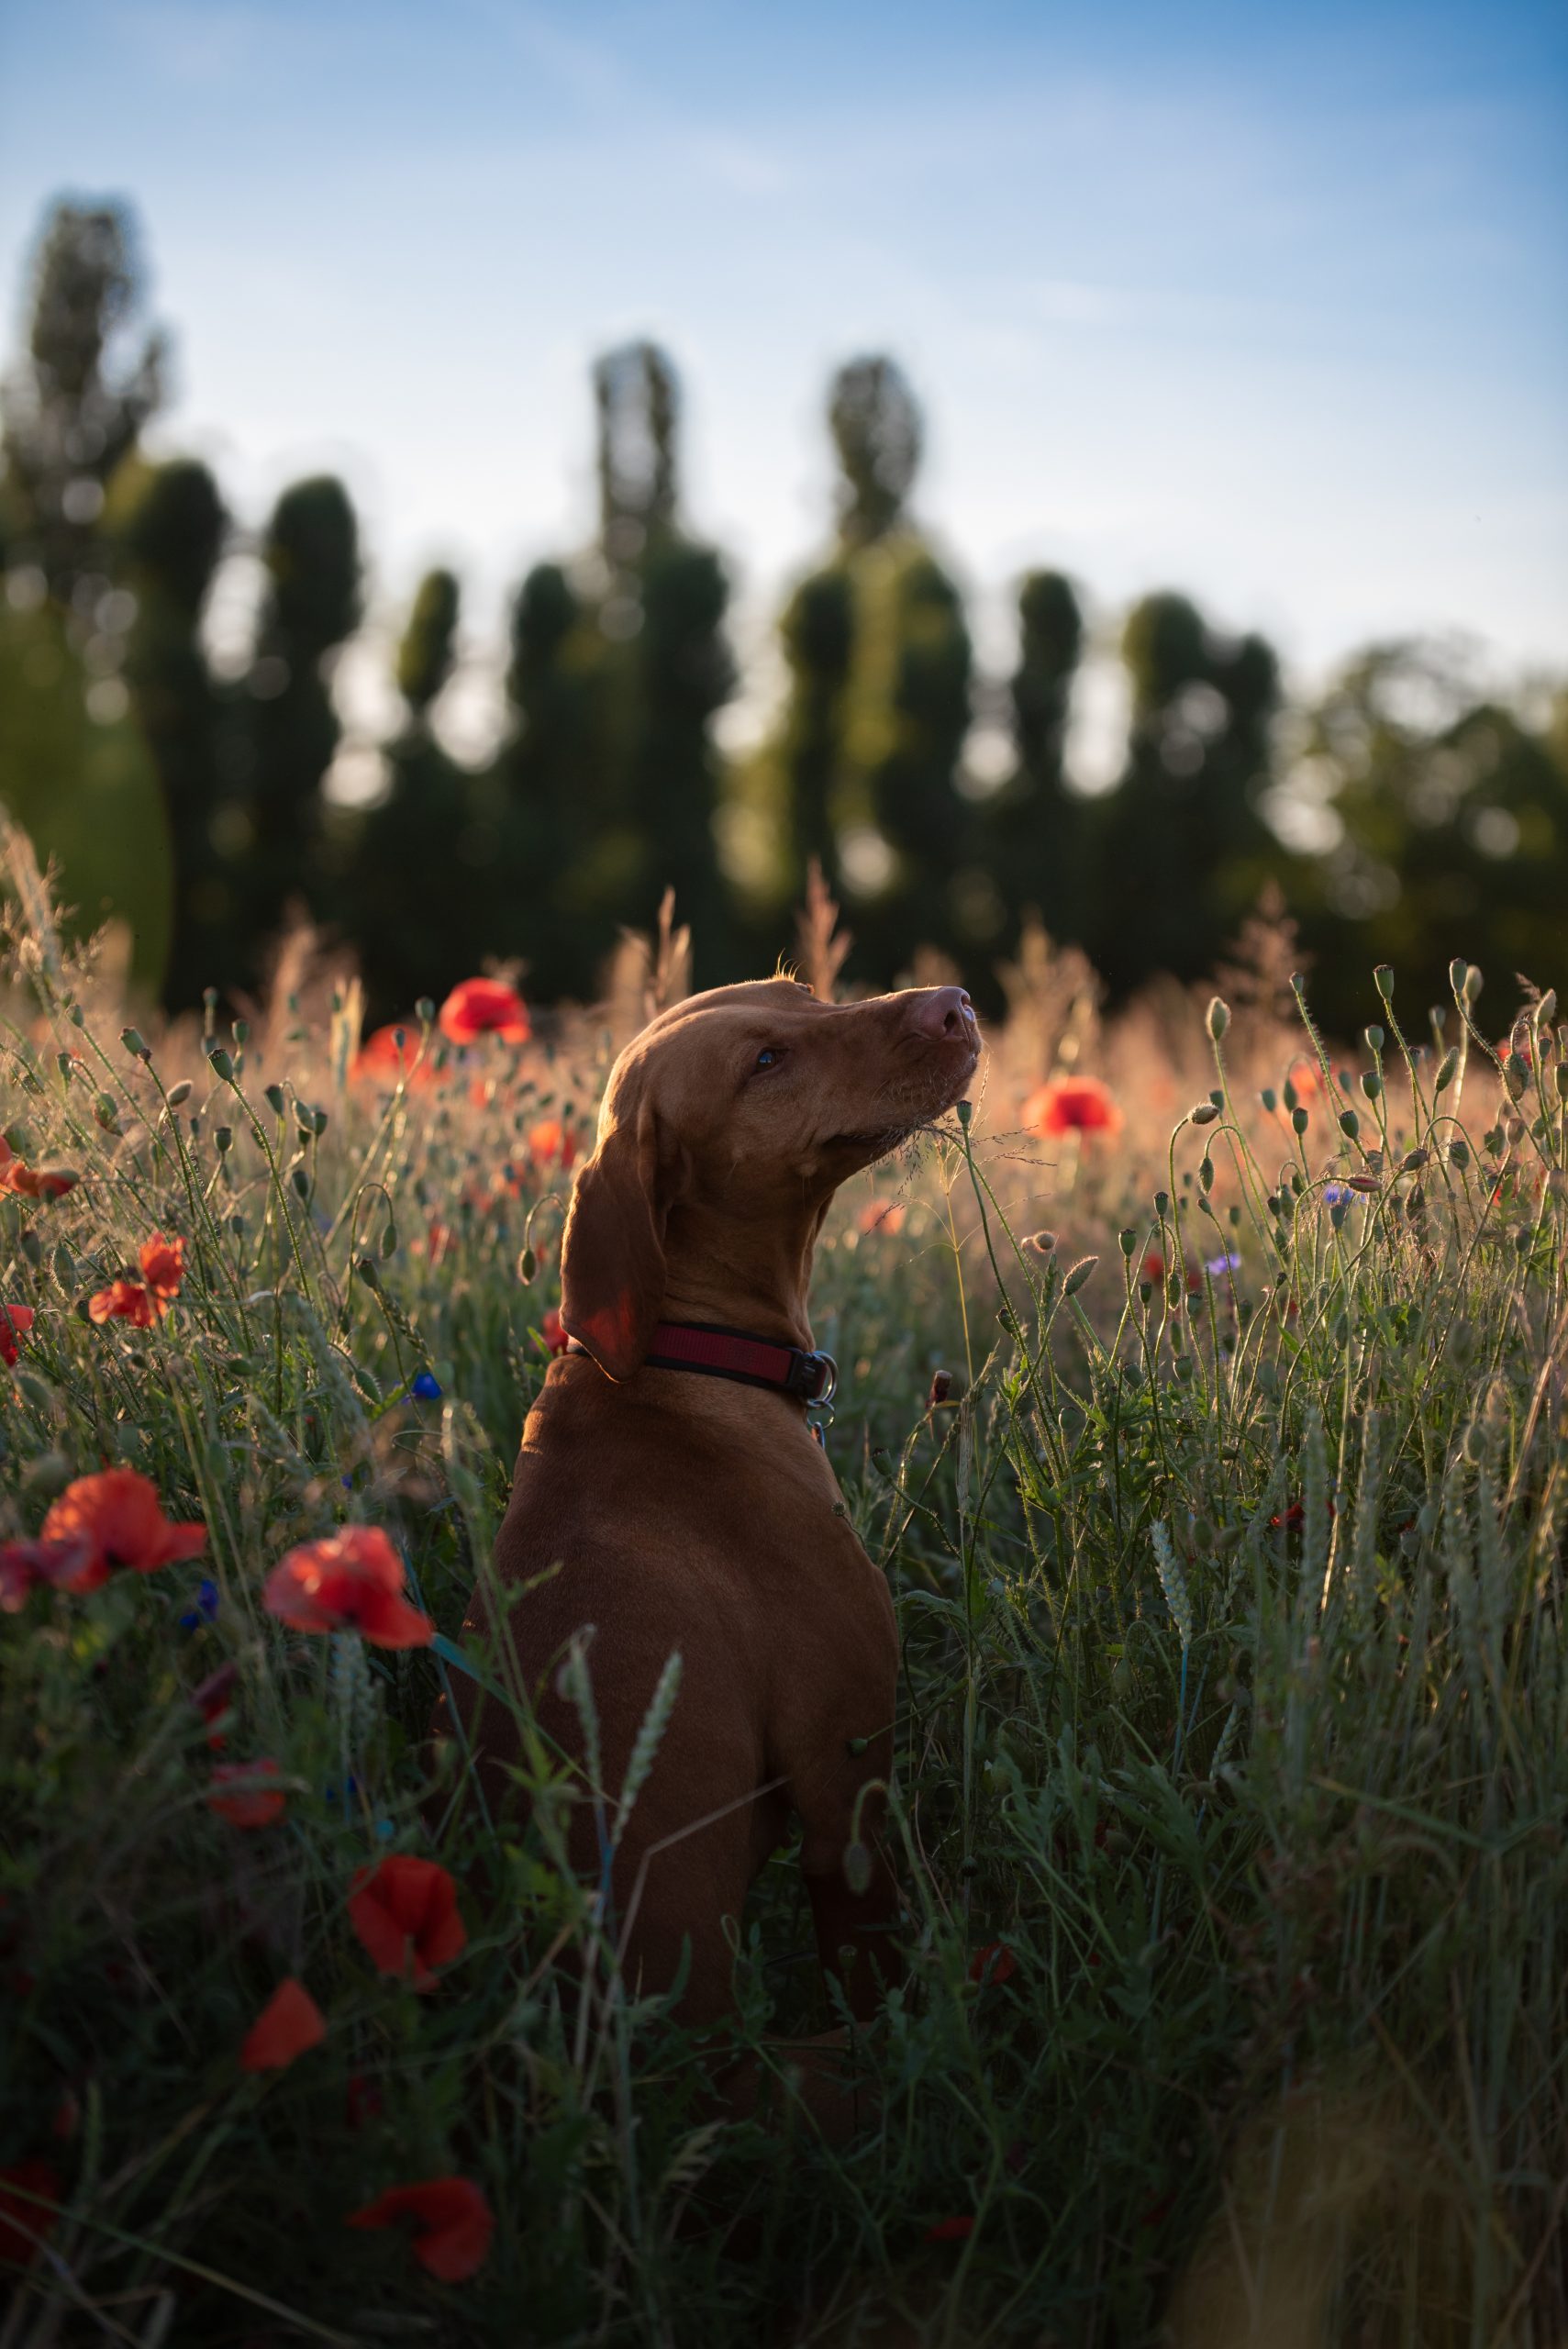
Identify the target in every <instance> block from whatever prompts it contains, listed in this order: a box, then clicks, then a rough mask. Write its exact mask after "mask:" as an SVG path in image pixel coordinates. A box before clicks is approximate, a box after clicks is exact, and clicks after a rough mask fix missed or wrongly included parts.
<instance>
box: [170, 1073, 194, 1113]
mask: <svg viewBox="0 0 1568 2349" xmlns="http://www.w3.org/2000/svg"><path fill="white" fill-rule="evenodd" d="M190 1097H191V1080H190V1078H189V1077H188V1076H183V1077H182V1078H181V1079H180V1082H179V1083H178V1085H171V1086H170V1087H169V1107H170V1108H171V1109H177V1108H179V1107H180V1105H181V1103H182V1102H183V1101H188V1100H189V1099H190Z"/></svg>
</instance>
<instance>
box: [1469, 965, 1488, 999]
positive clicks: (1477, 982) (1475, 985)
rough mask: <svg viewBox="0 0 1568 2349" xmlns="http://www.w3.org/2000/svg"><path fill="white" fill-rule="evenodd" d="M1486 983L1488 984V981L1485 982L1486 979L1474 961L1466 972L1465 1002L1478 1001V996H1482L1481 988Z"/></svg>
mask: <svg viewBox="0 0 1568 2349" xmlns="http://www.w3.org/2000/svg"><path fill="white" fill-rule="evenodd" d="M1485 984H1486V982H1485V979H1484V978H1483V977H1482V975H1481V973H1480V972H1479V970H1478V969H1477V968H1476V966H1475V964H1474V963H1472V964H1471V965H1470V968H1469V969H1468V970H1467V971H1466V972H1465V974H1464V1000H1465V1002H1466V1003H1474V1002H1475V1001H1476V999H1477V997H1478V996H1480V993H1481V990H1482V988H1483V987H1484V986H1485Z"/></svg>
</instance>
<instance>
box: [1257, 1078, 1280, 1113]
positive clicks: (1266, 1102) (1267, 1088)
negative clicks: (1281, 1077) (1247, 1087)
mask: <svg viewBox="0 0 1568 2349" xmlns="http://www.w3.org/2000/svg"><path fill="white" fill-rule="evenodd" d="M1259 1099H1260V1100H1261V1101H1262V1105H1263V1107H1264V1108H1265V1109H1267V1110H1268V1112H1269V1114H1270V1116H1271V1117H1272V1116H1273V1112H1274V1111H1275V1110H1276V1109H1277V1108H1279V1095H1278V1094H1277V1093H1276V1092H1275V1091H1274V1088H1273V1085H1264V1087H1263V1089H1262V1093H1261V1094H1260V1095H1259Z"/></svg>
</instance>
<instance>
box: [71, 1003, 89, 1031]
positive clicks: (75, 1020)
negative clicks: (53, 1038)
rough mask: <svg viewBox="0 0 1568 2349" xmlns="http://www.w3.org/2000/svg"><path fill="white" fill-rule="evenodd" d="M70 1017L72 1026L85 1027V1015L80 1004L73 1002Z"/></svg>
mask: <svg viewBox="0 0 1568 2349" xmlns="http://www.w3.org/2000/svg"><path fill="white" fill-rule="evenodd" d="M70 1018H71V1025H72V1027H73V1028H85V1026H86V1025H87V1015H86V1013H85V1012H84V1011H83V1008H82V1006H81V1005H80V1004H79V1003H73V1004H72V1007H71V1014H70Z"/></svg>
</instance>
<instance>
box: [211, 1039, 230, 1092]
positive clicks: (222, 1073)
mask: <svg viewBox="0 0 1568 2349" xmlns="http://www.w3.org/2000/svg"><path fill="white" fill-rule="evenodd" d="M207 1062H208V1064H209V1066H210V1067H211V1070H212V1073H213V1074H214V1076H216V1077H217V1078H219V1079H220V1080H221V1081H222V1083H223V1084H225V1085H232V1084H233V1082H234V1063H233V1062H232V1061H231V1060H230V1059H229V1057H228V1053H227V1052H225V1051H224V1049H223V1046H222V1045H221V1044H215V1045H214V1046H213V1048H212V1050H211V1052H208V1054H207Z"/></svg>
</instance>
